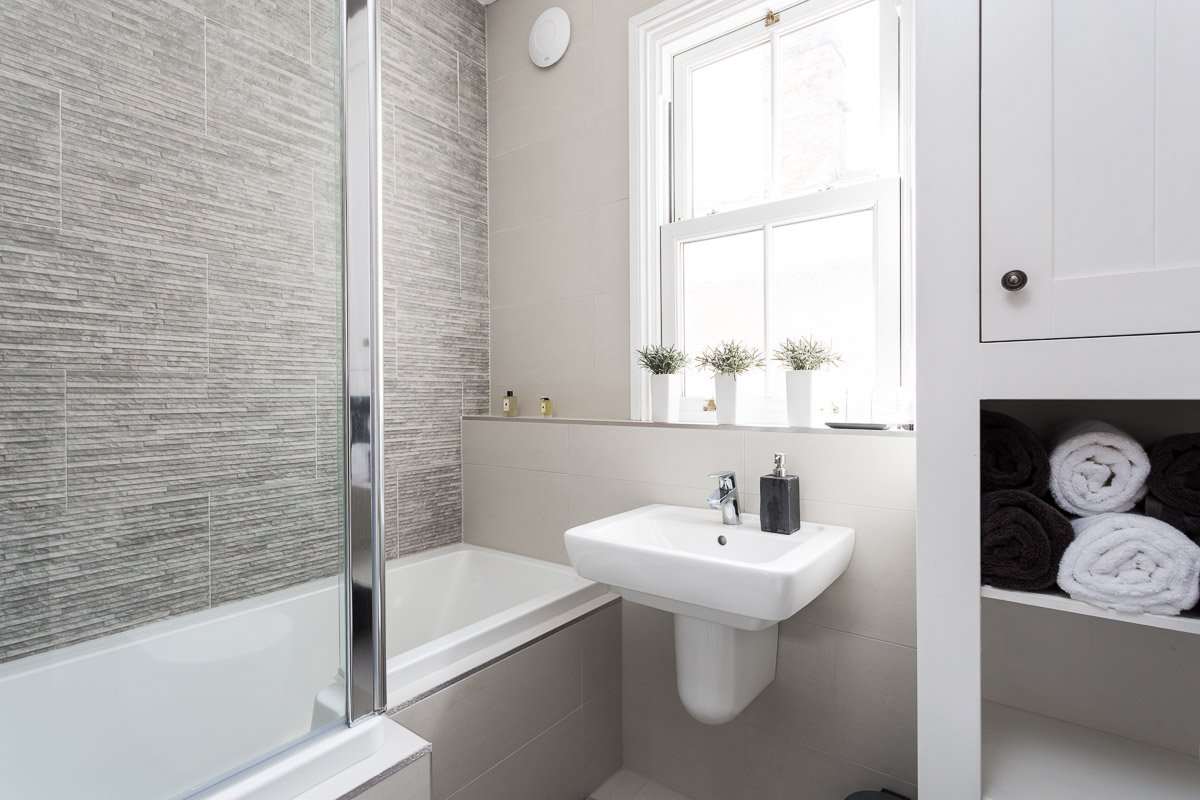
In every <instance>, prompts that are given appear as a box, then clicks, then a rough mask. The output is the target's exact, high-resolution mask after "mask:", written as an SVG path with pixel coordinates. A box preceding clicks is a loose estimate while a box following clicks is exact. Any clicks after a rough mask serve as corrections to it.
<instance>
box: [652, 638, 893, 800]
mask: <svg viewBox="0 0 1200 800" xmlns="http://www.w3.org/2000/svg"><path fill="white" fill-rule="evenodd" d="M777 671H778V676H777V677H776V679H775V682H774V683H773V684H771V685H770V686H768V687H767V688H766V690H765V691H763V693H762V694H761V695H759V696H758V699H756V700H755V701H754V702H753V703H751V704H750V707H749V708H748V709H747V710H746V711H745V712H744V713H743V715H742V716H743V717H745V719H746V722H747V724H749V725H753V726H754V727H757V728H761V729H762V730H765V731H767V732H769V733H773V734H775V735H777V736H781V737H783V738H785V739H789V740H791V741H793V742H795V743H796V744H800V745H803V746H805V747H811V748H814V749H818V750H821V751H822V752H825V753H829V754H831V755H834V756H837V757H839V758H843V759H845V760H847V761H853V762H855V763H857V764H863V765H867V766H869V767H871V768H872V769H876V770H878V771H880V772H885V773H887V774H889V775H893V776H895V777H897V778H900V779H901V780H905V781H908V782H910V783H915V782H916V778H917V775H916V773H917V744H916V738H917V652H916V650H915V649H913V648H911V647H902V646H900V645H894V644H890V643H888V642H881V641H878V640H875V639H868V638H866V637H863V636H855V635H853V634H849V633H842V632H841V631H834V630H830V629H828V628H821V627H818V626H816V625H808V624H805V623H801V622H797V621H796V620H795V619H794V618H793V619H792V620H790V621H787V622H784V623H783V624H782V625H780V628H779V661H778V667H777ZM651 777H654V776H653V774H651Z"/></svg>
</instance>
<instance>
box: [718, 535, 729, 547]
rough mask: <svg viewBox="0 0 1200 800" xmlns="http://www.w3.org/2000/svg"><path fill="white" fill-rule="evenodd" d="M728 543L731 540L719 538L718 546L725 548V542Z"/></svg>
mask: <svg viewBox="0 0 1200 800" xmlns="http://www.w3.org/2000/svg"><path fill="white" fill-rule="evenodd" d="M727 541H729V540H728V539H726V538H725V537H724V536H723V535H722V536H718V537H717V544H719V545H721V546H722V547H724V545H725V542H727Z"/></svg>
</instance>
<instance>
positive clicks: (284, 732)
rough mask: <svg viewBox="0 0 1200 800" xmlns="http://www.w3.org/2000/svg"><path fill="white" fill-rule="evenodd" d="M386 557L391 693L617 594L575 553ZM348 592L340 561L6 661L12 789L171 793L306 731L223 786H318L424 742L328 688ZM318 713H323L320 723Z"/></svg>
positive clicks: (0, 731)
mask: <svg viewBox="0 0 1200 800" xmlns="http://www.w3.org/2000/svg"><path fill="white" fill-rule="evenodd" d="M386 573H387V577H386V580H387V642H388V659H387V672H388V705H389V707H400V706H403V705H405V704H407V703H408V702H412V701H413V700H415V699H417V698H419V697H421V696H423V695H425V694H427V693H429V692H431V691H434V690H436V689H437V688H440V687H441V686H445V685H447V684H449V683H452V682H454V681H455V680H457V679H458V678H459V677H462V676H464V675H467V674H469V673H470V672H471V671H473V670H475V669H478V668H480V667H482V666H484V665H486V664H488V663H491V662H492V661H494V660H496V659H498V658H501V657H503V655H505V654H506V653H508V652H510V651H512V650H513V649H515V648H518V647H520V646H522V645H523V644H526V643H528V642H531V641H533V640H535V639H537V638H539V637H541V636H543V635H545V634H546V633H549V632H550V631H553V630H555V629H557V628H558V627H560V626H562V625H564V624H566V623H567V622H569V621H570V620H572V619H574V618H576V617H579V616H582V615H583V614H586V613H588V612H589V611H591V610H593V609H595V608H599V607H600V606H602V605H604V604H605V603H606V602H609V601H611V600H612V599H613V597H614V595H611V594H610V593H608V591H607V587H604V586H602V585H599V584H595V583H592V582H591V581H587V580H584V579H582V578H580V577H578V576H577V575H576V574H575V572H574V570H572V569H570V568H568V567H563V566H560V565H557V564H549V563H547V562H543V561H537V560H535V559H530V558H524V557H521V556H515V555H510V554H507V553H501V552H498V551H493V550H487V549H485V548H480V547H474V546H471V545H452V546H449V547H445V548H439V549H437V550H432V551H428V552H426V553H422V554H418V555H414V556H408V557H405V558H401V559H397V560H394V561H391V562H389V563H388V565H387V570H386ZM340 599H341V592H340V590H339V585H338V582H337V581H336V580H335V579H332V578H330V579H326V580H321V581H314V582H312V583H308V584H304V585H302V586H298V587H294V588H290V589H285V590H282V591H278V592H273V593H271V594H268V595H265V596H262V597H257V598H253V599H250V600H244V601H239V602H236V603H230V604H227V605H223V606H219V607H217V608H213V609H207V610H205V611H200V612H196V613H193V614H187V615H184V616H180V617H177V618H173V619H170V620H166V621H163V622H158V623H154V624H151V625H146V626H143V627H141V628H137V629H135V630H131V631H126V632H123V633H119V634H116V635H113V636H107V637H104V638H102V639H97V640H94V641H91V642H85V643H83V644H78V645H72V646H70V647H66V648H62V649H60V650H56V651H54V652H51V653H43V654H38V655H35V656H31V657H29V658H24V659H20V660H18V661H13V662H9V663H7V664H2V665H0V797H5V798H7V797H13V798H18V797H19V798H38V800H95V799H96V798H121V800H164V799H165V798H171V797H177V796H180V795H182V794H185V793H186V792H188V791H191V790H193V789H195V788H196V787H198V786H201V785H203V784H206V783H208V782H210V781H212V780H213V779H214V778H215V777H220V776H222V775H232V774H233V772H234V771H235V770H238V769H240V768H242V767H244V765H245V764H247V763H248V762H250V761H251V760H253V759H256V758H262V757H263V756H264V755H269V754H271V753H272V752H273V751H274V750H277V749H278V748H280V746H282V745H285V744H286V743H289V742H293V741H295V740H297V739H299V738H301V737H306V736H307V737H309V738H310V739H311V740H312V741H311V742H309V743H307V744H306V745H303V746H301V747H300V748H295V749H292V750H289V751H285V752H284V753H283V754H281V756H280V757H279V758H277V759H275V760H273V761H271V762H270V763H269V764H267V765H266V767H265V768H264V769H260V770H258V771H257V772H254V773H249V774H247V775H246V776H245V777H242V778H241V779H240V780H236V779H235V780H231V781H229V782H227V783H226V784H222V785H221V786H220V787H218V788H217V789H216V790H215V791H214V793H213V794H212V795H211V797H213V798H217V800H241V798H255V800H275V798H291V797H299V796H303V797H305V798H306V800H308V798H309V797H312V798H317V797H319V796H321V794H320V792H316V791H315V789H312V787H316V786H317V785H318V784H322V783H325V784H328V785H330V786H333V785H335V784H338V783H339V782H338V781H336V780H334V779H333V777H332V776H335V775H337V774H338V773H343V772H346V771H351V772H352V771H353V768H354V767H355V766H356V765H358V767H359V768H360V770H361V768H362V765H364V764H372V763H377V762H378V761H379V759H380V758H381V756H380V752H381V750H382V749H387V748H388V747H390V750H389V752H388V753H387V755H386V758H385V759H384V760H389V759H396V758H399V757H400V756H403V755H404V751H405V749H406V748H408V749H410V750H413V753H415V752H416V750H415V749H414V748H419V746H421V745H423V743H421V742H420V740H418V739H417V738H416V737H411V735H410V738H407V739H406V738H405V737H404V736H403V735H401V734H397V733H395V732H394V731H390V730H389V728H388V726H393V727H396V726H394V723H390V722H388V721H386V720H382V719H381V720H378V721H377V724H376V723H375V722H372V723H371V724H366V723H364V724H362V725H357V726H355V727H354V728H350V729H347V728H346V727H345V726H344V724H343V723H341V722H339V721H337V720H336V718H337V717H338V715H339V714H340V709H335V708H330V707H328V706H327V702H328V700H329V698H335V699H340V696H341V690H340V688H339V687H338V686H337V685H336V683H337V680H338V668H339V666H340V642H341V634H340V619H341V617H340V613H341V612H340V605H341V604H340ZM215 687H219V689H218V688H215ZM322 701H326V704H323V702H322ZM314 720H317V721H318V722H327V724H325V725H324V727H323V728H322V730H321V731H318V732H316V733H313V732H312V728H313V725H314ZM364 725H366V727H364ZM381 726H382V727H381ZM404 733H407V732H404ZM385 746H386V747H385ZM397 753H399V755H397ZM413 753H409V755H412V754H413ZM372 759H374V761H372ZM388 763H393V762H392V761H388ZM264 781H267V783H264ZM344 782H345V781H344V779H343V780H342V781H341V783H344ZM268 784H269V785H268ZM305 787H308V788H306V789H305V791H304V792H303V793H302V792H300V791H299V789H301V788H305ZM208 796H210V795H206V797H208ZM330 796H331V797H337V796H340V794H332V795H330Z"/></svg>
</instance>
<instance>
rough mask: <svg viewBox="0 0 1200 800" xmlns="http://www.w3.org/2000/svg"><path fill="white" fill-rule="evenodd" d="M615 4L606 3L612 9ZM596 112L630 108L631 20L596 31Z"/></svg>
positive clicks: (610, 24) (606, 25) (620, 21)
mask: <svg viewBox="0 0 1200 800" xmlns="http://www.w3.org/2000/svg"><path fill="white" fill-rule="evenodd" d="M610 2H611V0H602V5H605V6H607V5H609V3H610ZM594 36H595V40H596V55H595V63H596V76H595V110H596V111H597V112H603V111H611V110H613V109H616V108H626V107H628V105H629V20H628V19H626V20H617V21H615V22H610V23H608V24H605V25H602V26H600V27H597V28H596V29H595V35H594Z"/></svg>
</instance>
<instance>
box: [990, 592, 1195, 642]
mask: <svg viewBox="0 0 1200 800" xmlns="http://www.w3.org/2000/svg"><path fill="white" fill-rule="evenodd" d="M980 594H981V595H982V596H983V597H985V598H989V599H992V600H1003V601H1005V602H1008V603H1021V604H1023V605H1027V606H1038V607H1040V608H1049V609H1053V610H1055V611H1066V612H1069V613H1071V614H1083V615H1086V616H1089V617H1099V618H1100V619H1111V620H1116V621H1117V622H1128V623H1132V624H1134V625H1148V626H1150V627H1152V628H1162V629H1164V630H1170V631H1179V632H1181V633H1196V634H1200V609H1192V610H1191V611H1185V612H1183V613H1182V614H1180V615H1179V616H1177V617H1168V616H1164V615H1162V614H1128V613H1125V612H1122V611H1110V610H1108V609H1106V608H1098V607H1096V606H1093V605H1091V604H1089V603H1085V602H1083V601H1082V600H1073V599H1071V598H1070V597H1068V596H1067V595H1065V594H1063V593H1062V592H1059V591H1044V592H1018V591H1012V590H1009V589H997V588H995V587H992V586H984V587H982V588H981V589H980Z"/></svg>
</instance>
